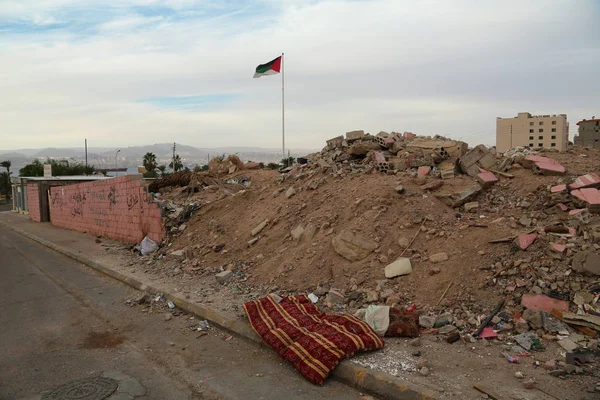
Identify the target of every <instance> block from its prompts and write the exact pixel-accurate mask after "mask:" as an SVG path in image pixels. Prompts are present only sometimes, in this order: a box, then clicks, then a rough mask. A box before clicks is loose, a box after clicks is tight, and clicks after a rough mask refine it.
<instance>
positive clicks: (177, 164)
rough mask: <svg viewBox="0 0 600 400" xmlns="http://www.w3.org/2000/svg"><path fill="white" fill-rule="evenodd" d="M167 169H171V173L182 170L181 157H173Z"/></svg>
mask: <svg viewBox="0 0 600 400" xmlns="http://www.w3.org/2000/svg"><path fill="white" fill-rule="evenodd" d="M169 167H171V168H173V171H175V172H177V171H179V170H181V169H183V163H182V162H181V157H179V154H177V155H176V156H175V160H173V161H171V162H170V163H169Z"/></svg>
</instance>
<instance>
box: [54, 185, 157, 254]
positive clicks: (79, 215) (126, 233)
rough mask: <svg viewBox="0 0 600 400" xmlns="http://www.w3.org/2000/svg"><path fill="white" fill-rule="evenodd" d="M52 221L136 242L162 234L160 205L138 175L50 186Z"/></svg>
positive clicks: (65, 226)
mask: <svg viewBox="0 0 600 400" xmlns="http://www.w3.org/2000/svg"><path fill="white" fill-rule="evenodd" d="M50 221H51V222H52V225H56V226H59V227H61V228H68V229H73V230H76V231H80V232H85V233H89V234H93V235H99V236H104V237H108V238H113V239H118V240H121V241H124V242H130V243H139V242H141V240H142V239H143V238H144V236H148V237H150V239H152V240H154V241H156V242H158V241H160V240H161V239H162V238H163V236H164V235H165V230H164V227H163V224H162V222H161V219H160V209H159V208H158V207H157V206H156V203H155V202H154V200H152V196H151V195H150V194H148V193H147V192H146V189H145V187H144V183H143V181H142V176H141V175H125V176H121V177H118V178H113V179H105V180H100V181H94V182H86V183H80V184H77V185H69V186H58V187H52V188H50Z"/></svg>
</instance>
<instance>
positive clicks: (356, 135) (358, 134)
mask: <svg viewBox="0 0 600 400" xmlns="http://www.w3.org/2000/svg"><path fill="white" fill-rule="evenodd" d="M364 136H365V131H363V130H360V131H350V132H346V140H349V141H350V140H357V139H362V138H363V137H364Z"/></svg>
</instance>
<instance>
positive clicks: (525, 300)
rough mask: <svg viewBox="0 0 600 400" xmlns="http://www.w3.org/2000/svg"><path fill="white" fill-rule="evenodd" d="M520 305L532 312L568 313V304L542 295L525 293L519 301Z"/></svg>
mask: <svg viewBox="0 0 600 400" xmlns="http://www.w3.org/2000/svg"><path fill="white" fill-rule="evenodd" d="M521 305H522V306H523V307H525V308H527V309H529V310H532V311H546V312H548V313H551V312H552V310H554V309H556V310H559V311H565V312H568V311H569V303H568V302H567V301H564V300H558V299H553V298H552V297H548V296H545V295H543V294H529V293H526V294H524V295H523V297H522V299H521Z"/></svg>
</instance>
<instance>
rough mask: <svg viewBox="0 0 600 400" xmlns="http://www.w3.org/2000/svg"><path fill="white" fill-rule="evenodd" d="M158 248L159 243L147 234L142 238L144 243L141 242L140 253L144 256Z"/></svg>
mask: <svg viewBox="0 0 600 400" xmlns="http://www.w3.org/2000/svg"><path fill="white" fill-rule="evenodd" d="M156 249H158V244H157V243H156V242H155V241H154V240H152V239H150V238H149V237H148V236H146V237H145V238H144V239H143V240H142V243H140V253H141V254H142V255H143V256H147V255H148V254H150V253H152V252H154V251H156Z"/></svg>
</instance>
